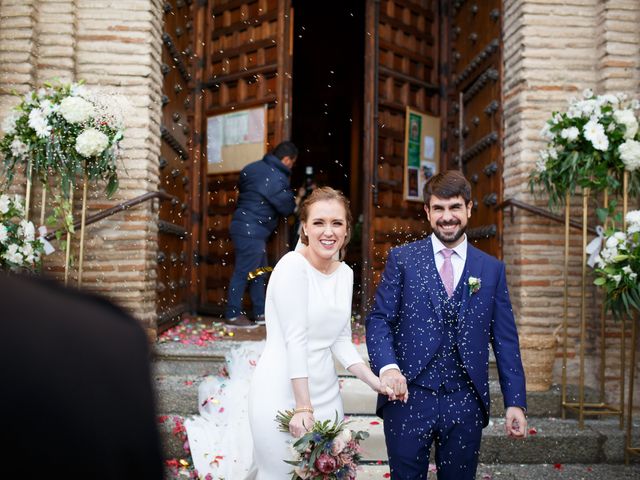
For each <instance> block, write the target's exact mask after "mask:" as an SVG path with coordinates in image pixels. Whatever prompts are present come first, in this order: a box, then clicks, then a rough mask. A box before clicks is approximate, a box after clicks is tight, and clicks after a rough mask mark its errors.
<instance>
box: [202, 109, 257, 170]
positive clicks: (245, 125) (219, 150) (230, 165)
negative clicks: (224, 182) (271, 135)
mask: <svg viewBox="0 0 640 480" xmlns="http://www.w3.org/2000/svg"><path fill="white" fill-rule="evenodd" d="M266 144H267V106H266V105H261V106H259V107H256V108H251V109H247V110H239V111H232V112H228V113H223V114H219V115H213V116H211V117H209V118H208V119H207V166H208V167H207V171H208V173H229V172H239V171H240V170H242V168H243V167H244V166H245V165H247V164H248V163H251V162H254V161H256V160H259V159H260V158H261V157H262V156H263V155H264V154H265V153H266Z"/></svg>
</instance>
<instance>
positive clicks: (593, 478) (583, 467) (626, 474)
mask: <svg viewBox="0 0 640 480" xmlns="http://www.w3.org/2000/svg"><path fill="white" fill-rule="evenodd" d="M432 470H433V467H432ZM388 474H389V467H388V465H362V466H361V467H360V470H359V471H358V480H381V479H383V478H390V477H389V476H388ZM436 475H437V474H436V473H435V471H430V472H429V474H428V476H427V480H436ZM165 478H166V479H167V480H185V479H188V478H190V477H189V472H188V471H186V470H185V471H184V472H183V473H179V472H177V471H176V470H167V474H166V477H165ZM476 478H477V479H482V480H540V479H541V478H544V479H549V480H581V479H584V480H614V479H615V480H637V479H638V478H640V465H638V464H635V465H629V466H625V465H611V464H540V465H518V464H516V465H514V464H499V465H495V464H489V465H488V464H480V465H478V472H477V475H476Z"/></svg>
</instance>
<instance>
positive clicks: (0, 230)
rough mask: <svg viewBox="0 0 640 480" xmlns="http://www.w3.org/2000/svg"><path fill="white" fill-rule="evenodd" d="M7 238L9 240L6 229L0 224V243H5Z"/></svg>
mask: <svg viewBox="0 0 640 480" xmlns="http://www.w3.org/2000/svg"><path fill="white" fill-rule="evenodd" d="M7 238H9V232H8V230H7V227H5V226H4V225H2V224H0V243H4V242H6V241H7Z"/></svg>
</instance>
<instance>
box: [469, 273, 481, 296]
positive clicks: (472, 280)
mask: <svg viewBox="0 0 640 480" xmlns="http://www.w3.org/2000/svg"><path fill="white" fill-rule="evenodd" d="M481 286H482V279H480V278H478V277H469V296H471V295H473V294H474V293H478V290H480V287H481Z"/></svg>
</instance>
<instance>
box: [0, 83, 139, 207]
mask: <svg viewBox="0 0 640 480" xmlns="http://www.w3.org/2000/svg"><path fill="white" fill-rule="evenodd" d="M127 108H128V105H127V102H126V101H125V100H124V99H123V98H122V97H119V96H117V95H106V94H102V93H97V92H91V91H89V90H88V89H87V88H86V87H84V86H83V85H82V84H80V83H74V84H56V85H52V84H46V85H45V87H44V88H41V89H38V90H37V91H32V92H29V93H28V94H26V95H25V96H24V97H23V98H22V101H21V102H20V104H18V105H17V106H16V107H15V108H14V109H12V110H11V111H10V112H9V114H8V115H7V116H6V117H5V118H4V120H3V121H2V131H3V132H4V136H3V137H2V138H0V157H3V159H4V161H3V164H4V169H5V173H6V177H7V180H8V181H9V182H10V181H11V180H12V178H13V175H14V172H15V168H16V167H17V166H18V165H24V164H26V163H27V162H28V161H30V162H31V164H32V171H31V174H32V175H34V176H36V177H38V178H40V179H42V180H45V179H46V178H48V177H49V176H51V175H56V174H57V175H59V176H60V177H61V182H60V184H61V185H62V189H63V193H64V194H65V196H68V193H69V191H70V188H71V185H73V183H74V182H75V179H76V178H77V177H78V176H79V175H82V174H87V175H88V177H89V179H90V180H105V181H106V182H107V185H106V192H107V195H108V196H111V195H113V193H114V192H115V191H116V190H117V188H118V177H117V172H116V160H117V154H118V143H119V142H120V141H121V140H122V138H123V130H124V120H123V119H124V118H125V115H126V109H127Z"/></svg>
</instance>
